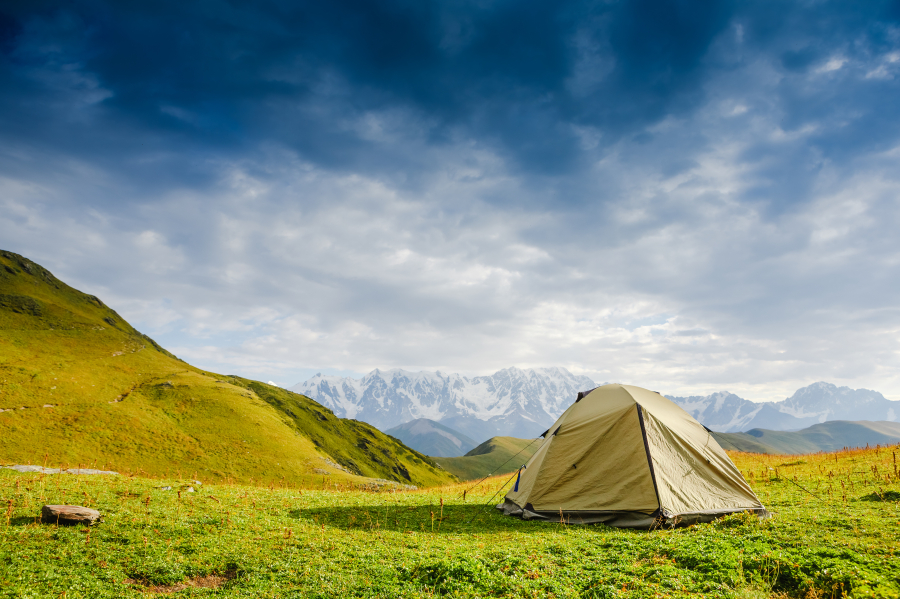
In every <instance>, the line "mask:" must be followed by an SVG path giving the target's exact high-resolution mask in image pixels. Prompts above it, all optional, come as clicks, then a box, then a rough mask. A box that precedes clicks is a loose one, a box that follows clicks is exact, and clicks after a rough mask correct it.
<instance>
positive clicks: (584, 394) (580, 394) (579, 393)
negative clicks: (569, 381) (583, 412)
mask: <svg viewBox="0 0 900 599" xmlns="http://www.w3.org/2000/svg"><path fill="white" fill-rule="evenodd" d="M594 389H598V387H594ZM594 389H588V390H587V391H579V392H578V397H577V398H575V403H578V402H579V401H581V400H582V399H584V398H585V397H587V396H588V394H589V393H590V392H591V391H593V390H594Z"/></svg>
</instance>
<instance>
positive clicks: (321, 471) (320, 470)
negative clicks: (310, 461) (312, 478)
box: [312, 468, 331, 474]
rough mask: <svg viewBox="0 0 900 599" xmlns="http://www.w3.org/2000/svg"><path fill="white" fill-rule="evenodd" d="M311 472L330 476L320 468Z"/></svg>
mask: <svg viewBox="0 0 900 599" xmlns="http://www.w3.org/2000/svg"><path fill="white" fill-rule="evenodd" d="M312 471H313V472H315V473H316V474H331V472H329V471H328V470H322V469H321V468H313V469H312Z"/></svg>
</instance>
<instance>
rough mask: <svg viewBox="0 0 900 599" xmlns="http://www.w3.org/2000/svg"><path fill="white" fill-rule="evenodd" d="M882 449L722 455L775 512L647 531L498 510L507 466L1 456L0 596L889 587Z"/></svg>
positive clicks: (706, 593) (721, 593)
mask: <svg viewBox="0 0 900 599" xmlns="http://www.w3.org/2000/svg"><path fill="white" fill-rule="evenodd" d="M892 450H893V451H896V452H897V453H900V447H895V448H891V449H888V450H881V451H876V450H869V451H865V450H862V451H849V452H841V453H837V454H820V455H814V456H807V457H805V458H804V459H802V460H798V459H797V458H796V456H780V455H751V454H740V453H738V454H732V458H733V459H734V461H735V464H736V465H737V466H738V468H740V469H741V471H742V472H743V473H744V474H745V475H747V476H748V478H749V480H750V482H751V485H752V486H753V488H754V490H755V491H756V492H757V493H758V494H759V496H760V498H761V499H762V501H763V502H764V503H765V504H766V506H767V507H769V509H770V510H772V511H773V512H774V513H775V516H774V517H773V518H772V519H770V520H766V521H759V520H757V519H755V518H744V517H742V516H732V517H729V518H725V519H723V520H720V521H718V522H715V523H712V524H703V525H698V526H693V527H689V528H684V529H677V530H657V531H627V530H617V529H611V528H607V527H605V526H576V525H573V526H561V525H558V524H547V523H542V522H538V521H531V522H524V521H521V520H518V519H515V518H511V517H506V516H502V515H500V514H499V513H498V512H496V511H495V510H493V509H491V508H490V507H485V506H484V504H485V502H487V501H488V500H489V499H490V498H491V496H492V495H494V494H495V492H496V491H498V490H499V491H501V493H500V496H502V489H500V488H499V487H500V485H501V484H502V483H503V481H504V480H505V479H506V477H500V478H495V479H491V480H488V481H486V482H485V483H484V484H482V485H480V486H479V487H477V488H476V489H475V490H472V491H470V492H469V493H468V494H467V496H466V499H465V500H463V499H462V491H463V489H466V488H467V487H468V485H465V484H460V485H455V486H447V487H442V488H433V489H426V490H424V491H415V492H400V493H368V492H338V491H336V490H334V489H330V488H329V489H321V490H303V491H300V490H297V489H291V488H276V489H273V490H269V489H264V488H259V487H245V486H235V485H228V484H223V485H204V486H203V487H202V489H201V492H200V493H191V494H187V493H182V494H181V496H179V495H177V494H176V493H175V492H174V491H162V490H160V489H158V488H157V487H159V486H160V485H161V484H164V483H168V484H171V485H173V486H176V485H177V484H178V483H179V482H181V481H175V480H173V481H153V480H146V479H140V478H126V477H86V476H81V477H76V476H71V475H48V476H43V475H34V474H23V475H20V474H16V473H14V472H12V471H10V470H0V504H2V505H4V506H6V505H9V506H10V509H9V512H8V515H5V512H4V513H0V516H5V517H3V518H0V596H4V597H48V598H50V597H53V598H55V597H63V596H64V597H66V598H67V599H77V598H81V597H91V598H94V597H98V598H103V597H142V596H147V594H146V590H155V591H157V592H164V591H171V590H173V589H174V588H177V587H173V586H168V585H174V584H178V583H186V582H190V581H191V580H192V579H194V580H196V577H201V576H206V575H211V574H219V575H222V577H223V579H225V578H227V579H229V580H227V581H224V584H223V586H222V587H221V588H220V589H219V590H218V591H217V592H216V596H222V597H434V596H452V597H458V598H464V597H488V596H493V597H517V598H524V597H556V598H558V599H576V598H577V599H581V598H585V597H587V598H591V597H593V598H622V599H626V598H631V599H645V598H647V597H673V598H682V597H685V598H686V597H706V598H716V597H722V598H726V597H727V598H763V597H778V598H785V597H797V598H801V597H805V598H807V599H808V598H816V597H819V598H821V597H856V598H861V597H882V598H889V597H897V596H900V568H897V555H896V552H897V547H898V546H900V527H898V526H897V522H898V520H900V502H898V501H897V500H898V499H900V483H898V477H897V474H896V470H895V466H894V462H893V455H892ZM798 485H799V486H798ZM800 486H802V487H804V488H805V489H808V490H809V491H810V492H812V493H815V494H816V495H817V496H818V497H819V499H817V498H814V497H813V496H811V495H810V494H808V493H807V492H806V491H804V490H803V489H801V488H800ZM879 494H880V495H881V497H879ZM881 498H884V499H885V500H881ZM494 502H496V500H494ZM42 503H79V504H86V505H89V506H94V507H97V508H98V509H100V510H101V511H102V513H103V514H104V520H105V521H104V522H103V523H102V524H99V525H97V526H95V527H94V528H92V529H91V531H90V534H85V533H84V532H83V529H80V528H76V527H73V528H56V527H54V526H46V525H37V524H34V518H35V515H36V514H38V513H39V511H40V505H41V504H42ZM442 504H443V506H442ZM441 516H443V520H441V519H440V518H441ZM128 581H136V582H128ZM137 582H139V583H141V584H139V583H137ZM153 585H159V586H157V587H156V588H153ZM145 589H146V590H145ZM209 594H210V591H208V590H205V589H191V588H188V589H186V590H183V591H182V592H181V594H179V595H177V596H192V597H200V596H208V595H209Z"/></svg>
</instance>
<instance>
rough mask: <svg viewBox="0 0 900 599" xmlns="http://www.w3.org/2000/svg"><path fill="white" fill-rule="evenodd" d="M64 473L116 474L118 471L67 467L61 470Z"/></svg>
mask: <svg viewBox="0 0 900 599" xmlns="http://www.w3.org/2000/svg"><path fill="white" fill-rule="evenodd" d="M63 472H65V473H66V474H114V475H116V476H118V475H119V473H118V472H113V471H112V470H94V469H93V468H69V469H68V470H63Z"/></svg>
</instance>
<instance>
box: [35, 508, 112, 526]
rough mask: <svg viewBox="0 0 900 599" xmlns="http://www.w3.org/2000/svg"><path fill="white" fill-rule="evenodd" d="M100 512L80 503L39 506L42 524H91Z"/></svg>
mask: <svg viewBox="0 0 900 599" xmlns="http://www.w3.org/2000/svg"><path fill="white" fill-rule="evenodd" d="M99 519H100V512H98V511H97V510H93V509H91V508H89V507H83V506H80V505H45V506H44V507H42V508H41V522H43V523H44V524H93V523H94V522H96V521H97V520H99Z"/></svg>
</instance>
